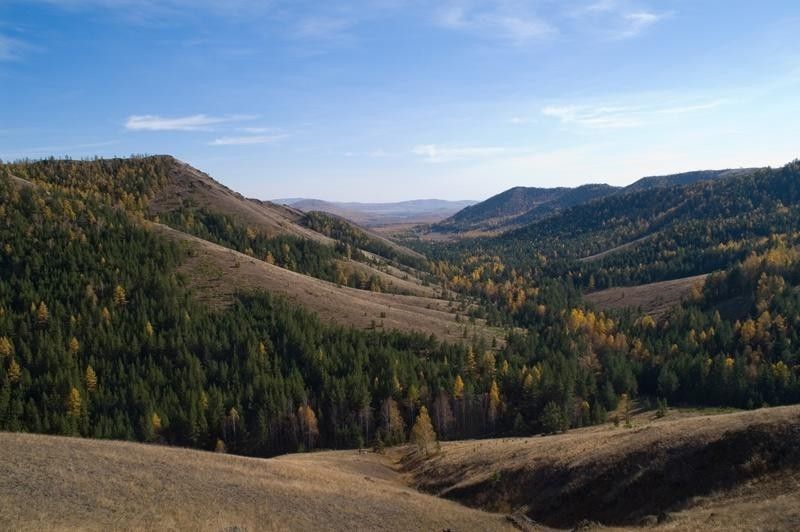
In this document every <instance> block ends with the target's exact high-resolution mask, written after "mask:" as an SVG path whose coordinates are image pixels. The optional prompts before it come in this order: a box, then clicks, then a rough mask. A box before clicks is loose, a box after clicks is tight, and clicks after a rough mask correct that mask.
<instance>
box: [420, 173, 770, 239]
mask: <svg viewBox="0 0 800 532" xmlns="http://www.w3.org/2000/svg"><path fill="white" fill-rule="evenodd" d="M754 170H755V169H736V170H700V171H695V172H684V173H681V174H671V175H663V176H651V177H643V178H642V179H639V180H638V181H636V182H634V183H632V184H630V185H628V186H627V187H613V186H610V185H605V184H593V185H582V186H579V187H575V188H568V187H559V188H532V187H530V188H529V187H514V188H512V189H509V190H506V191H505V192H501V193H500V194H497V195H496V196H493V197H491V198H489V199H487V200H486V201H482V202H481V203H478V204H476V205H472V206H470V207H467V208H465V209H463V210H461V211H459V212H457V213H456V214H454V215H453V216H451V217H450V218H448V219H446V220H443V221H442V222H440V223H438V224H434V225H433V226H431V228H430V230H431V231H433V232H434V233H464V234H469V233H470V232H477V233H487V232H488V233H495V234H496V233H500V232H503V231H508V230H511V229H516V228H519V227H521V226H525V225H528V224H531V223H533V222H536V221H538V220H542V219H544V218H547V217H549V216H552V215H554V214H557V213H559V212H561V211H563V210H564V209H568V208H570V207H574V206H576V205H582V204H585V203H589V202H591V201H594V200H599V199H602V198H605V197H608V196H613V195H625V194H628V193H631V192H641V191H647V190H653V189H658V188H669V187H675V186H682V185H690V184H693V183H698V182H702V181H711V180H715V179H726V178H731V177H736V176H740V175H746V174H748V173H752V172H753V171H754Z"/></svg>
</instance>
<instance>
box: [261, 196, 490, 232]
mask: <svg viewBox="0 0 800 532" xmlns="http://www.w3.org/2000/svg"><path fill="white" fill-rule="evenodd" d="M273 203H277V204H279V205H288V206H291V207H292V208H294V209H297V210H300V211H303V212H310V211H322V212H327V213H329V214H335V215H337V216H341V217H342V218H347V219H348V220H351V221H354V222H356V223H358V224H361V225H364V226H366V227H375V226H381V225H394V224H409V223H410V224H416V223H435V222H438V221H441V220H444V219H445V218H447V217H449V216H452V215H453V214H455V213H456V212H458V211H460V210H462V209H464V208H465V207H469V206H470V205H474V204H475V203H477V202H476V201H471V200H463V201H448V200H440V199H419V200H409V201H398V202H392V203H359V202H334V201H325V200H320V199H313V198H284V199H276V200H273Z"/></svg>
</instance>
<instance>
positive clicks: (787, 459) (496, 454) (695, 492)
mask: <svg viewBox="0 0 800 532" xmlns="http://www.w3.org/2000/svg"><path fill="white" fill-rule="evenodd" d="M798 438H800V406H790V407H781V408H770V409H761V410H756V411H748V412H735V413H725V414H716V415H711V414H706V415H698V414H697V413H694V414H692V413H686V412H674V411H670V413H669V414H668V415H667V417H665V418H663V419H660V420H657V419H654V416H653V414H652V413H646V414H642V415H639V416H636V417H635V418H634V420H633V428H624V427H622V426H620V427H614V426H613V425H612V424H605V425H602V426H596V427H590V428H586V429H580V430H573V431H570V432H568V433H566V434H560V435H554V436H545V437H541V436H539V437H530V438H503V439H494V440H480V441H462V442H450V443H444V444H442V453H441V454H440V455H438V456H436V457H435V458H432V459H429V460H426V461H419V462H417V461H414V460H410V459H408V458H407V457H406V458H405V459H404V463H405V464H406V466H407V467H409V473H410V475H411V476H412V478H413V481H414V482H415V483H416V484H417V485H418V486H419V487H420V488H421V489H422V490H424V491H427V492H431V493H435V494H437V495H440V496H443V497H448V498H452V499H455V500H459V501H461V502H465V503H467V504H469V505H471V506H475V507H479V508H483V509H491V510H500V511H503V512H506V513H511V512H516V513H523V514H526V515H527V516H528V517H530V518H531V519H533V520H534V521H536V522H541V523H546V524H550V525H556V526H572V525H574V524H576V523H578V522H580V521H581V520H584V519H586V520H590V521H596V522H603V523H607V524H616V525H635V524H637V523H640V522H641V521H642V520H643V521H644V522H653V524H655V523H656V522H657V518H656V517H654V516H658V515H659V514H661V513H662V512H668V518H667V519H662V522H661V523H659V524H658V525H657V526H658V528H662V529H664V530H720V531H722V530H734V529H735V530H799V529H800V456H799V455H800V451H798V450H797V442H798ZM397 453H398V454H397V455H396V456H395V458H396V459H401V458H402V455H401V454H400V451H397Z"/></svg>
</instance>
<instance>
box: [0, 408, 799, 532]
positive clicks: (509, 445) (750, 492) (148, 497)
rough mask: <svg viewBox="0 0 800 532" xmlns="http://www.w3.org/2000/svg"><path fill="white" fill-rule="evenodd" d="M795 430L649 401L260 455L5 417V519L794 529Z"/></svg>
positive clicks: (769, 418)
mask: <svg viewBox="0 0 800 532" xmlns="http://www.w3.org/2000/svg"><path fill="white" fill-rule="evenodd" d="M798 437H800V407H797V406H793V407H782V408H772V409H762V410H756V411H750V412H734V413H723V414H720V413H717V412H712V411H709V412H706V413H704V412H702V411H701V412H697V411H677V410H670V411H669V412H668V413H667V415H666V417H664V418H663V419H655V418H654V416H653V413H652V411H650V412H644V413H640V414H637V415H634V416H633V418H632V420H631V427H630V428H626V427H624V426H622V425H621V426H619V427H614V425H613V424H611V423H607V424H604V425H601V426H597V427H592V428H585V429H579V430H575V431H570V432H569V433H566V434H560V435H555V436H546V437H527V438H502V439H490V440H471V441H458V442H449V443H444V444H442V451H441V453H439V454H436V455H434V456H432V457H429V458H420V457H419V456H418V455H417V454H416V453H415V451H413V450H409V448H407V447H398V448H394V449H391V450H390V452H389V453H388V454H387V455H386V456H381V455H378V454H374V453H371V452H370V453H360V452H358V451H330V452H318V453H308V454H300V455H287V456H281V457H278V458H274V459H267V460H264V459H252V458H243V457H235V456H231V455H225V454H213V453H204V452H196V451H191V450H187V449H179V448H168V447H160V446H148V445H141V444H132V443H126V442H118V441H91V440H80V439H73V438H63V437H50V436H38V435H26V434H11V433H0V446H2V448H3V450H4V456H5V457H6V459H5V460H2V461H0V475H2V476H3V479H4V482H2V483H0V527H2V528H4V529H15V530H42V529H45V530H46V529H64V528H81V529H90V530H107V529H121V528H124V529H128V528H134V529H155V528H157V529H219V530H223V529H225V530H232V529H247V530H454V531H455V530H512V529H514V527H516V528H517V529H521V530H531V531H534V530H550V528H548V527H554V528H556V529H572V528H573V527H576V526H579V527H580V529H581V530H594V529H604V530H617V529H619V530H630V529H631V528H639V527H642V526H643V527H645V528H648V529H649V528H654V529H656V530H683V531H700V530H712V531H723V530H734V529H735V530H752V531H756V530H793V529H797V526H798V524H800V452H799V451H798V449H797V446H796V442H797V438H798ZM409 484H412V485H414V486H416V487H417V488H419V489H420V490H422V491H417V490H415V489H413V488H411V487H410V486H409ZM425 492H428V493H427V494H426V493H425ZM437 496H438V497H437ZM447 499H453V500H455V501H459V502H462V503H464V504H467V505H469V506H473V507H475V508H476V509H469V508H467V507H466V506H461V505H459V504H458V503H456V502H453V501H450V500H447ZM486 510H489V511H491V512H493V513H487V512H486ZM512 524H513V525H514V526H512Z"/></svg>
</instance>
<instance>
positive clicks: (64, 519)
mask: <svg viewBox="0 0 800 532" xmlns="http://www.w3.org/2000/svg"><path fill="white" fill-rule="evenodd" d="M0 445H1V446H2V448H3V460H2V461H0V475H2V479H3V481H2V482H0V529H3V530H78V529H81V530H120V529H125V530H344V531H348V532H352V531H357V530H445V529H451V530H454V531H455V530H509V529H511V528H512V527H511V526H510V524H509V522H508V521H507V520H506V519H505V518H504V517H503V516H500V515H495V514H488V513H484V512H480V511H478V510H472V509H469V508H466V507H463V506H460V505H458V504H457V503H454V502H451V501H447V500H443V499H438V498H436V497H432V496H430V495H425V494H422V493H419V492H417V491H415V490H413V489H411V488H409V487H407V486H405V485H404V484H403V482H402V479H401V478H400V476H399V474H398V473H396V472H395V471H394V470H392V469H391V468H390V467H389V466H388V465H387V462H386V460H385V459H384V458H382V457H380V456H378V455H375V454H372V453H368V454H359V453H358V452H357V451H342V452H325V453H314V454H306V455H291V456H285V457H280V458H277V459H271V460H263V459H253V458H243V457H236V456H229V455H220V454H213V453H205V452H199V451H191V450H186V449H176V448H167V447H159V446H150V445H142V444H133V443H127V442H111V441H99V440H81V439H73V438H63V437H52V436H41V435H26V434H8V433H0Z"/></svg>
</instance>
